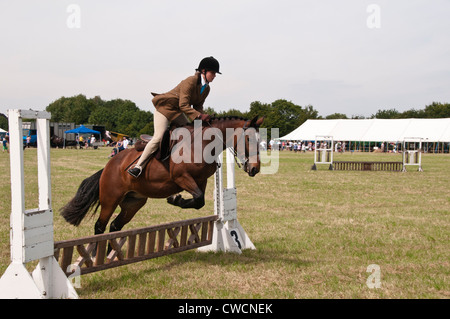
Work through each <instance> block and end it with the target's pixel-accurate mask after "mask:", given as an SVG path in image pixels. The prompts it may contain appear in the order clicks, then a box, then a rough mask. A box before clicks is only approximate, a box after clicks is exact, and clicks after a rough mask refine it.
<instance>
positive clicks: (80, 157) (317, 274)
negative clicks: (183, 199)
mask: <svg viewBox="0 0 450 319" xmlns="http://www.w3.org/2000/svg"><path fill="white" fill-rule="evenodd" d="M109 151H110V150H109V149H100V150H60V149H59V150H58V149H55V150H52V151H51V159H52V165H51V167H52V207H53V210H54V212H55V216H54V224H55V240H62V239H71V238H77V237H81V236H86V235H91V234H92V233H93V225H94V223H95V220H96V217H94V218H87V219H86V220H85V221H83V222H82V224H81V225H80V227H78V228H76V227H73V226H70V225H68V224H67V223H65V221H64V220H63V219H62V218H61V217H60V216H59V214H58V210H59V208H60V207H62V206H63V205H64V204H65V203H66V202H67V201H68V200H69V199H70V198H71V197H72V196H73V195H74V194H75V192H76V190H77V188H78V186H79V184H80V182H81V181H82V180H83V179H84V178H86V177H88V176H90V175H92V174H93V173H95V172H96V171H97V170H99V169H101V168H102V167H104V165H105V164H106V162H107V161H108V159H107V156H108V155H109ZM35 159H36V150H35V149H27V150H25V162H26V165H25V174H26V192H27V198H26V206H27V208H35V207H37V201H38V199H37V186H36V179H37V177H36V176H35V175H36V164H35V161H36V160H35ZM335 160H358V161H363V160H367V161H400V160H401V156H400V155H398V154H373V153H372V154H367V153H366V154H361V153H354V154H351V153H346V154H337V155H335ZM312 164H313V154H312V153H305V154H303V153H302V154H299V153H297V154H294V153H291V152H281V153H280V166H279V170H278V173H277V174H274V175H261V174H258V175H257V176H256V177H254V178H250V177H248V176H247V175H246V174H245V173H244V172H242V171H236V185H237V191H238V218H239V221H240V223H241V224H242V226H243V227H244V229H245V230H246V232H247V234H248V235H249V237H250V238H251V240H252V241H253V243H254V244H255V246H256V247H257V250H254V251H244V253H243V254H241V255H236V254H225V253H199V252H196V251H187V252H183V253H179V254H175V255H171V256H166V257H162V258H158V259H153V260H149V261H145V262H141V263H137V264H132V265H128V266H123V267H120V268H116V269H110V270H105V271H102V272H98V273H94V274H89V275H85V276H82V278H81V286H82V287H81V288H80V289H77V292H78V294H79V295H80V297H81V298H449V297H450V253H449V251H450V249H449V242H450V238H449V234H450V231H449V229H450V190H449V180H450V170H449V167H450V156H449V155H435V154H424V155H423V168H424V172H422V173H421V172H417V171H416V169H415V168H413V167H408V172H407V173H399V172H345V171H329V170H328V169H327V167H326V166H320V167H319V170H318V171H311V170H310V168H311V166H312ZM0 169H1V170H2V172H3V178H2V179H1V182H0V192H1V194H0V273H3V272H4V271H5V269H6V267H7V266H8V264H9V215H10V209H11V205H10V201H11V200H10V198H11V197H10V196H11V195H10V177H9V156H8V154H6V153H0ZM212 184H213V183H212V179H211V182H210V183H209V185H208V188H207V195H206V197H207V202H206V205H205V207H204V208H202V209H201V210H199V211H196V210H182V209H178V208H176V207H173V206H170V205H168V204H166V202H165V200H155V199H151V200H149V201H148V203H147V204H146V206H144V208H143V209H142V210H141V211H140V212H139V213H138V214H137V215H136V217H135V219H133V220H132V222H131V223H130V224H129V225H127V226H126V227H125V228H127V229H130V228H136V227H141V226H145V225H152V224H158V223H161V222H169V221H175V220H180V219H187V218H193V217H196V216H207V215H210V214H211V213H212V211H213V196H212V192H213V185H212ZM371 264H377V265H379V266H380V270H381V288H379V289H369V288H368V287H367V285H366V280H367V278H368V277H369V275H370V273H367V272H366V269H367V267H368V266H369V265H371Z"/></svg>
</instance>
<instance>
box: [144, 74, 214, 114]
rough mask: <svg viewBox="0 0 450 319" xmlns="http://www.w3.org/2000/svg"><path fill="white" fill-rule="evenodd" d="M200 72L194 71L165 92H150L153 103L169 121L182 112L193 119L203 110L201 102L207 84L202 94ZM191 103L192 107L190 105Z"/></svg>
mask: <svg viewBox="0 0 450 319" xmlns="http://www.w3.org/2000/svg"><path fill="white" fill-rule="evenodd" d="M200 77H201V74H200V73H199V72H196V73H195V74H194V75H192V76H189V77H188V78H186V79H184V80H183V81H181V82H180V83H179V84H178V85H177V86H176V87H175V88H174V89H172V90H171V91H169V92H167V93H163V94H156V93H152V94H153V96H154V98H153V99H152V102H153V105H154V106H155V108H156V109H157V110H158V112H160V113H162V114H163V115H164V116H165V117H167V119H168V120H169V121H170V122H171V121H173V120H174V119H176V118H177V117H178V116H179V115H181V114H182V113H184V114H185V115H186V116H187V117H188V118H189V119H191V120H194V119H195V118H196V117H197V116H198V115H199V114H200V113H202V112H203V103H204V102H205V99H206V97H207V96H208V94H209V90H210V88H209V85H208V86H207V87H206V88H205V90H204V91H203V93H202V94H200V90H201V88H202V81H201V78H200ZM191 105H192V106H193V107H191Z"/></svg>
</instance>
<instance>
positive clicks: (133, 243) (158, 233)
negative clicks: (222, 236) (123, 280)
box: [54, 215, 218, 276]
mask: <svg viewBox="0 0 450 319" xmlns="http://www.w3.org/2000/svg"><path fill="white" fill-rule="evenodd" d="M217 219H218V216H217V215H212V216H207V217H200V218H193V219H187V220H182V221H177V222H172V223H166V224H161V225H156V226H149V227H143V228H137V229H131V230H123V231H118V232H113V233H107V234H100V235H94V236H88V237H84V238H79V239H73V240H64V241H59V242H55V244H54V257H55V259H56V260H58V262H59V264H60V266H61V269H62V270H63V271H64V272H65V274H66V275H67V276H70V275H71V274H72V273H74V272H75V270H71V269H68V266H70V265H75V268H76V267H79V271H80V272H79V273H78V274H79V275H83V274H88V273H92V272H96V271H100V270H104V269H108V268H113V267H118V266H122V265H126V264H131V263H135V262H139V261H143V260H146V259H151V258H156V257H160V256H165V255H170V254H173V253H178V252H181V251H185V250H189V249H194V248H198V247H201V246H206V245H209V244H211V242H212V236H213V229H214V222H215V221H216V220H217ZM166 234H167V236H166ZM108 244H109V245H110V246H111V248H112V250H111V252H110V253H109V254H108V255H106V250H107V246H108ZM125 244H126V246H125ZM124 246H125V247H124ZM122 247H124V249H122ZM74 248H75V249H74ZM94 249H97V252H96V254H95V255H96V256H95V257H92V252H93V251H94ZM74 251H76V252H78V255H79V257H77V259H76V260H75V261H73V260H74V257H73V255H74ZM61 252H62V255H61ZM60 255H61V256H60ZM76 255H77V254H76V253H75V256H76Z"/></svg>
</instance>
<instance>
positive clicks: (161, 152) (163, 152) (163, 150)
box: [134, 128, 176, 161]
mask: <svg viewBox="0 0 450 319" xmlns="http://www.w3.org/2000/svg"><path fill="white" fill-rule="evenodd" d="M170 131H171V130H170V129H169V128H168V129H167V130H166V131H165V132H164V135H163V138H162V139H161V142H160V143H159V147H158V150H157V151H156V153H155V158H156V159H157V160H160V161H161V160H165V159H166V158H168V157H169V156H170V152H171V150H172V147H173V144H174V143H173V142H176V141H171V140H170ZM151 140H152V136H150V135H147V134H142V135H141V136H140V139H139V140H137V141H136V143H135V144H134V148H135V149H136V151H138V152H142V151H143V150H144V148H145V146H146V145H147V144H148V142H150V141H151ZM171 142H172V143H171Z"/></svg>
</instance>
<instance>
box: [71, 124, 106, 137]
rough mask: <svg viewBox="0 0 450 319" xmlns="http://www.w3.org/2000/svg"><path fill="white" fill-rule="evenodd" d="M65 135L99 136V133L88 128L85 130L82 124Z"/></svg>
mask: <svg viewBox="0 0 450 319" xmlns="http://www.w3.org/2000/svg"><path fill="white" fill-rule="evenodd" d="M64 133H65V134H67V133H75V134H99V135H100V132H99V131H95V130H91V129H90V128H87V127H86V126H84V125H83V124H81V125H80V127H77V128H75V129H73V130H68V131H65V132H64Z"/></svg>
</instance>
